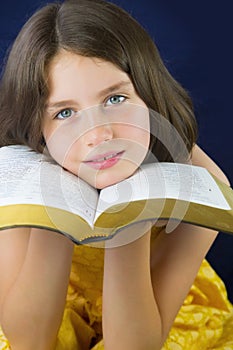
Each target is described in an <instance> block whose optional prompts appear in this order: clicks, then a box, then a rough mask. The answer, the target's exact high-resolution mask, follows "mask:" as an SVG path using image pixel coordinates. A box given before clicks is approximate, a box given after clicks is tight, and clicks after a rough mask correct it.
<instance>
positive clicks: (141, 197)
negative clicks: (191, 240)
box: [0, 146, 233, 244]
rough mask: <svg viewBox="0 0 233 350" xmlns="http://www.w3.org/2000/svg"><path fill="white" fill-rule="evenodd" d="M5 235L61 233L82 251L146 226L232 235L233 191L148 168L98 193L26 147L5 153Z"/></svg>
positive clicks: (0, 188) (181, 167)
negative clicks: (27, 229)
mask: <svg viewBox="0 0 233 350" xmlns="http://www.w3.org/2000/svg"><path fill="white" fill-rule="evenodd" d="M0 162H1V167H0V229H5V228H11V227H17V226H31V227H40V228H46V229H49V230H53V231H58V232H60V233H62V234H64V235H66V236H68V237H69V238H70V239H72V240H73V241H74V242H76V243H77V244H79V243H81V244H85V243H90V242H95V241H100V240H106V239H108V238H111V237H112V236H113V235H114V234H115V233H116V232H117V231H119V230H120V229H122V228H123V227H124V226H126V225H130V224H132V223H135V222H139V221H142V220H154V221H156V220H161V219H166V220H168V224H167V230H168V231H169V230H170V231H171V230H172V229H173V228H174V227H175V226H176V225H177V224H178V223H179V222H180V221H184V222H188V223H192V224H195V225H198V226H203V227H209V228H212V229H214V230H218V231H222V232H228V233H233V190H232V189H231V188H230V187H228V186H227V185H225V184H223V183H222V182H220V181H219V180H217V179H216V178H215V177H214V176H212V175H211V174H210V173H209V172H208V171H207V170H206V169H204V168H201V167H197V166H192V165H186V164H177V163H152V164H145V165H142V166H141V168H140V169H139V170H138V171H137V172H136V173H135V174H134V175H133V176H131V177H130V178H128V179H126V180H124V181H122V182H120V183H118V184H116V185H112V186H109V187H107V188H104V189H103V190H101V191H100V192H99V191H97V190H96V189H95V188H93V187H91V186H90V185H89V184H87V183H86V182H84V181H83V180H81V179H80V178H78V177H77V176H75V175H73V174H71V173H69V172H68V171H66V170H64V169H63V168H62V167H61V166H60V165H58V164H56V163H55V162H54V161H53V160H52V159H51V158H50V157H49V156H48V155H42V154H39V153H36V152H34V151H32V150H31V149H29V148H28V147H26V146H8V147H2V148H0Z"/></svg>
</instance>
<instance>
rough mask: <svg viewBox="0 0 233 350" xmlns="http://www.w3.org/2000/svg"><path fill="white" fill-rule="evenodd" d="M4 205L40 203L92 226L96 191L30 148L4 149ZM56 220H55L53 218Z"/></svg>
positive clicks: (0, 196) (0, 186) (0, 195)
mask: <svg viewBox="0 0 233 350" xmlns="http://www.w3.org/2000/svg"><path fill="white" fill-rule="evenodd" d="M0 164H1V168H0V206H5V205H11V204H38V205H43V206H46V207H48V208H47V210H48V211H49V207H55V208H59V209H63V210H67V211H69V212H72V213H74V214H78V215H79V216H81V217H82V218H83V219H85V220H86V221H87V222H88V223H89V224H90V225H91V226H92V223H93V218H94V215H95V210H96V206H97V201H98V193H97V191H96V189H94V188H93V187H91V186H90V185H88V184H87V183H86V182H84V181H82V180H81V179H79V178H78V177H77V176H75V175H73V174H71V173H69V172H67V171H66V170H64V169H63V168H62V167H61V166H60V165H58V164H56V163H55V162H54V161H53V160H52V159H51V158H50V157H48V156H45V155H42V154H39V153H36V152H34V151H32V150H30V148H28V147H26V146H8V147H2V148H0ZM51 219H52V218H51Z"/></svg>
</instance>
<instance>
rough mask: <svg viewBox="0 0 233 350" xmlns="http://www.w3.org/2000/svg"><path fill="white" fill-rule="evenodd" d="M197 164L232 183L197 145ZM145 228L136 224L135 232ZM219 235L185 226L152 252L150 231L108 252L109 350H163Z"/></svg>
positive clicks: (106, 312)
mask: <svg viewBox="0 0 233 350" xmlns="http://www.w3.org/2000/svg"><path fill="white" fill-rule="evenodd" d="M192 162H193V164H196V165H200V166H204V167H206V168H207V169H208V170H209V171H211V172H212V173H213V174H215V175H216V176H218V177H219V178H220V179H221V180H222V181H225V182H227V179H226V177H225V175H224V174H223V173H222V171H221V170H220V169H219V168H218V167H217V165H216V164H215V163H214V162H213V161H212V160H211V159H210V158H209V157H208V156H207V155H206V154H205V153H204V152H203V151H201V150H200V148H199V147H197V146H195V148H194V151H193V159H192ZM140 229H141V228H140V227H139V226H138V227H137V226H135V234H137V233H138V232H137V230H140ZM138 236H140V234H139V235H138ZM216 236H217V232H215V231H212V230H209V229H205V228H201V227H197V226H193V225H189V224H185V223H181V224H180V225H179V226H178V227H177V228H176V229H175V230H174V231H173V232H172V233H170V234H166V233H165V230H163V231H162V232H160V233H159V234H158V236H157V237H156V239H155V241H154V243H153V245H152V246H151V253H150V254H149V253H148V247H149V246H150V239H149V237H150V235H149V233H147V234H145V235H144V236H142V237H141V238H139V239H137V240H136V241H135V242H132V243H130V244H128V245H125V246H121V247H116V248H113V249H106V251H105V271H104V295H103V297H104V301H103V322H104V323H103V324H104V341H105V347H106V350H109V349H111V350H115V349H118V348H121V349H127V350H131V349H132V350H141V349H148V350H149V349H153V350H159V349H161V347H162V344H163V343H164V341H165V340H166V337H167V336H168V333H169V331H170V329H171V327H172V324H173V322H174V318H175V316H176V315H177V313H178V311H179V309H180V307H181V305H182V303H183V301H184V299H185V297H186V295H187V293H188V292H189V289H190V287H191V285H192V283H193V281H194V278H195V277H196V274H197V272H198V269H199V267H200V265H201V262H202V260H203V259H204V258H205V256H206V254H207V252H208V250H209V248H210V247H211V245H212V243H213V241H214V239H215V238H216Z"/></svg>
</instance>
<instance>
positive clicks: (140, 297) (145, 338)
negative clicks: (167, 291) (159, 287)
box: [103, 233, 162, 350]
mask: <svg viewBox="0 0 233 350" xmlns="http://www.w3.org/2000/svg"><path fill="white" fill-rule="evenodd" d="M149 254H150V234H149V233H147V234H145V235H144V236H143V237H141V238H139V239H138V240H137V241H135V242H133V243H130V244H128V245H124V246H120V247H117V248H111V249H110V248H109V249H106V250H105V268H104V288H103V332H104V343H105V349H106V350H109V349H110V350H115V349H122V350H131V349H132V350H144V349H147V350H150V349H151V350H152V349H153V350H158V349H160V348H161V347H162V336H161V318H160V315H159V311H158V308H157V305H156V302H155V299H154V295H153V289H152V284H151V277H150V263H149V261H150V258H149Z"/></svg>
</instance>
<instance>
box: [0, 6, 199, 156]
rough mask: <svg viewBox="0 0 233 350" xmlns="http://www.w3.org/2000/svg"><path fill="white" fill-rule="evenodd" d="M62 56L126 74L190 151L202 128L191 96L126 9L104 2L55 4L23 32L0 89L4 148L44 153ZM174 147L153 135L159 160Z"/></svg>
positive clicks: (41, 11)
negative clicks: (53, 80) (55, 63)
mask: <svg viewBox="0 0 233 350" xmlns="http://www.w3.org/2000/svg"><path fill="white" fill-rule="evenodd" d="M61 49H65V50H67V51H70V52H74V53H77V54H79V55H83V56H87V57H98V58H101V59H104V60H107V61H110V62H112V63H113V64H115V65H116V66H117V67H119V68H120V69H121V70H122V71H124V72H126V73H127V74H128V75H129V77H130V79H131V81H132V83H133V85H134V87H135V90H136V92H137V94H138V95H139V97H140V98H141V99H142V100H143V101H144V102H145V104H146V105H147V106H148V108H149V109H150V110H152V111H156V112H157V113H159V115H160V116H162V119H163V120H167V121H169V124H170V125H172V126H174V127H175V130H177V132H178V134H179V135H180V138H181V140H182V142H183V144H184V145H185V147H186V149H187V151H188V152H190V151H191V149H192V147H193V145H194V143H195V142H196V138H197V124H196V120H195V117H194V112H193V105H192V101H191V99H190V97H189V95H188V94H187V92H186V91H185V90H184V89H183V88H182V86H181V85H180V84H179V83H178V82H177V81H176V80H175V79H174V78H173V77H172V76H171V75H170V73H169V72H168V70H167V69H166V67H165V65H164V63H163V62H162V60H161V58H160V55H159V52H158V49H157V48H156V46H155V44H154V42H153V41H152V39H151V38H150V36H149V35H148V34H147V32H146V31H145V30H144V28H143V27H142V26H141V25H140V24H139V23H138V22H137V21H136V20H135V19H133V18H132V17H131V16H130V15H129V14H128V13H127V12H125V11H124V10H123V9H121V8H119V7H118V6H116V5H114V4H112V3H110V2H107V1H104V0H68V1H65V2H63V3H57V2H56V3H51V4H48V5H46V6H44V7H43V8H41V9H39V10H37V11H36V12H35V13H34V15H32V17H31V18H30V19H29V20H28V21H27V22H26V24H25V25H24V26H23V28H22V29H21V31H20V33H19V34H18V36H17V38H16V40H15V42H14V44H13V46H12V48H11V50H10V53H9V56H8V59H7V61H6V65H5V69H4V72H3V75H2V79H1V84H0V124H1V134H0V146H5V145H12V144H24V145H28V146H29V147H31V148H32V149H34V150H36V151H39V152H42V151H43V147H44V141H43V135H42V130H41V126H42V118H43V115H44V111H45V104H46V101H47V99H48V95H49V90H48V85H47V76H48V72H47V70H48V66H49V63H50V61H51V60H52V58H54V56H55V55H56V54H57V53H58V52H59V51H60V50H61ZM156 128H157V129H158V125H157V127H156V126H155V127H154V129H156ZM170 136H171V138H170ZM170 136H169V134H168V135H167V136H166V137H167V142H170V146H169V147H170V148H171V147H172V145H173V143H174V144H175V141H174V140H173V139H172V133H171V134H170ZM169 147H168V148H169ZM168 148H167V147H166V145H165V144H164V142H162V141H161V139H160V138H159V137H156V136H155V135H153V134H152V137H151V145H150V149H151V151H152V153H153V154H154V155H155V156H156V157H157V158H158V159H159V160H160V161H174V155H173V156H171V154H170V151H169V149H168ZM178 158H179V157H178V156H177V159H178Z"/></svg>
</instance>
